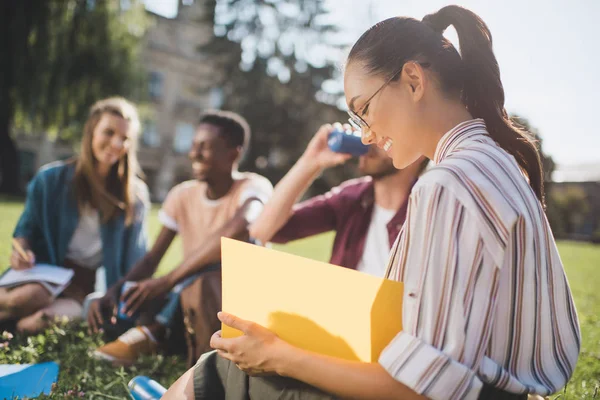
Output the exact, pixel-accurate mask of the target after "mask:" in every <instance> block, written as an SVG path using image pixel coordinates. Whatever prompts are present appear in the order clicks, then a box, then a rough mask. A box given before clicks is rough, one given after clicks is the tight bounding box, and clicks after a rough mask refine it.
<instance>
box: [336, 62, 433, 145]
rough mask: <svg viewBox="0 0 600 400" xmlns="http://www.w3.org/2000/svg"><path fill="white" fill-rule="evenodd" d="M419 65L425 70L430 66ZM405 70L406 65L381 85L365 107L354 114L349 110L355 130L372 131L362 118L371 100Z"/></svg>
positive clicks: (424, 63)
mask: <svg viewBox="0 0 600 400" xmlns="http://www.w3.org/2000/svg"><path fill="white" fill-rule="evenodd" d="M419 64H420V65H421V66H422V67H423V68H427V67H428V66H429V65H430V64H429V63H426V62H423V63H419ZM403 68H404V64H402V68H400V70H399V71H398V72H396V73H395V74H394V75H392V76H391V77H390V79H388V80H387V81H386V82H385V83H384V84H383V85H381V86H380V87H379V89H377V90H376V91H375V93H373V94H372V95H371V97H369V98H368V99H367V101H366V102H365V104H363V106H362V107H361V108H360V109H359V110H357V111H356V112H354V111H352V110H348V115H349V116H350V118H349V119H348V122H350V125H351V126H352V127H353V128H354V129H358V130H359V131H361V132H364V133H366V132H367V131H369V130H371V127H370V126H369V124H368V123H367V121H365V120H364V119H363V118H362V116H363V115H365V112H366V111H367V108H368V107H369V103H371V100H373V99H374V98H375V96H377V95H378V94H379V93H380V92H381V91H382V90H383V89H384V88H385V87H386V86H387V85H389V84H390V83H391V82H392V81H393V80H394V79H396V77H397V76H398V75H399V74H400V73H401V72H402V69H403Z"/></svg>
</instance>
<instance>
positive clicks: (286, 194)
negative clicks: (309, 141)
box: [249, 157, 321, 243]
mask: <svg viewBox="0 0 600 400" xmlns="http://www.w3.org/2000/svg"><path fill="white" fill-rule="evenodd" d="M320 173H321V169H320V167H319V166H318V165H316V163H315V162H314V160H309V159H307V158H306V157H302V158H300V159H299V160H298V162H296V164H294V166H293V167H292V169H290V171H289V172H288V173H287V174H286V175H285V176H284V177H283V179H281V181H280V182H279V183H278V184H277V186H275V190H274V192H273V196H271V198H270V199H269V201H268V202H267V204H266V205H265V208H264V210H263V211H262V213H261V215H260V217H259V218H258V219H257V220H256V221H255V222H254V223H253V224H252V225H250V228H249V231H250V237H252V238H254V239H258V240H259V241H261V242H262V243H266V242H268V241H269V240H271V238H272V237H273V235H275V233H276V232H277V231H279V229H281V227H282V226H283V225H284V224H285V223H286V222H287V220H288V218H289V216H290V211H291V209H292V207H293V206H294V204H295V203H296V201H297V200H298V198H299V197H300V196H302V194H304V192H306V190H307V189H308V187H309V186H310V185H311V184H312V182H313V180H314V179H315V178H316V177H317V176H318V175H319V174H320Z"/></svg>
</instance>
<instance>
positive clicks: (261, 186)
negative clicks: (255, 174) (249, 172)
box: [238, 178, 273, 206]
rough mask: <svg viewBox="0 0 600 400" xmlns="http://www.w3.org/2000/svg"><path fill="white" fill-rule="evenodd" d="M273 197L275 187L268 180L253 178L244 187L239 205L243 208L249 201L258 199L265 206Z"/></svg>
mask: <svg viewBox="0 0 600 400" xmlns="http://www.w3.org/2000/svg"><path fill="white" fill-rule="evenodd" d="M272 195H273V185H271V182H269V180H268V179H266V178H260V179H259V178H251V179H249V180H248V181H247V182H246V183H245V184H244V187H242V191H241V193H240V197H239V200H238V205H239V206H242V205H243V204H244V203H246V201H247V200H248V199H252V198H254V199H256V200H258V201H260V202H261V203H263V204H265V203H266V202H267V201H268V200H269V198H271V196H272Z"/></svg>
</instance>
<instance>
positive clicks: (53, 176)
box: [13, 161, 150, 287]
mask: <svg viewBox="0 0 600 400" xmlns="http://www.w3.org/2000/svg"><path fill="white" fill-rule="evenodd" d="M74 172H75V163H74V162H62V161H61V162H55V163H51V164H48V165H46V166H44V167H42V168H41V169H40V170H39V172H38V173H37V174H36V175H35V176H34V177H33V179H32V180H31V182H30V183H29V186H28V188H27V199H26V201H25V210H24V211H23V214H22V215H21V218H20V219H19V222H18V223H17V226H16V228H15V231H14V233H13V237H23V238H26V239H27V240H28V241H29V243H30V246H31V250H32V251H33V252H34V254H35V255H36V262H39V263H48V264H53V265H63V263H64V260H65V255H66V253H67V247H68V246H69V243H70V241H71V238H72V237H73V234H74V233H75V229H76V228H77V224H78V222H79V210H78V207H77V201H76V200H75V196H74V194H73V185H72V180H73V175H74ZM136 189H137V195H138V201H137V203H136V205H135V218H134V221H133V222H132V224H131V225H130V226H125V216H124V215H123V214H121V215H119V216H117V217H115V218H113V219H112V220H111V221H109V222H108V223H106V224H102V225H101V228H100V230H101V232H100V236H101V239H102V256H103V265H104V268H105V269H106V284H107V286H108V287H110V286H111V285H113V284H114V283H115V282H117V281H118V280H119V279H121V278H122V277H123V276H125V274H126V273H127V271H129V269H130V268H131V267H133V265H135V263H136V262H137V261H138V260H139V259H140V258H141V257H143V256H144V254H146V251H147V243H148V235H147V227H146V219H147V218H146V217H147V215H148V211H149V204H150V202H149V200H148V199H149V197H148V188H147V186H146V184H145V183H143V182H142V181H141V180H138V181H137V182H136Z"/></svg>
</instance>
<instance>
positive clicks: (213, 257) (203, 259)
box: [165, 198, 261, 287]
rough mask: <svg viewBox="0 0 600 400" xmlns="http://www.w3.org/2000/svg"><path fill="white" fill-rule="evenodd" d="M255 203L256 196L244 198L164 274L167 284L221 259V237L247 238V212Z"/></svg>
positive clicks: (178, 280) (256, 200)
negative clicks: (209, 234)
mask: <svg viewBox="0 0 600 400" xmlns="http://www.w3.org/2000/svg"><path fill="white" fill-rule="evenodd" d="M257 204H261V203H260V201H259V200H258V199H256V198H249V199H248V200H246V201H245V202H244V204H242V205H241V207H240V208H238V210H237V211H236V213H235V214H234V216H233V217H232V218H231V219H230V220H229V222H227V223H226V224H225V225H224V226H223V227H221V229H219V230H218V231H216V232H215V233H214V234H213V235H211V236H210V237H209V238H207V239H206V240H205V241H204V242H203V243H202V244H201V245H200V246H198V247H197V248H196V250H195V251H194V252H193V254H192V255H191V256H190V257H188V258H186V259H185V260H184V261H183V262H182V263H181V264H180V265H179V266H178V267H177V268H175V269H174V270H173V271H171V272H170V273H169V274H167V275H166V276H165V279H166V280H167V282H169V286H170V287H173V286H175V285H176V284H177V283H179V282H181V281H182V280H184V279H185V278H187V277H189V276H192V275H194V274H195V273H197V272H200V271H202V269H203V268H204V267H206V266H207V265H208V264H213V263H216V262H219V261H220V260H221V237H228V238H231V239H238V240H247V239H248V237H249V235H248V219H247V218H248V217H247V214H248V212H249V211H250V210H251V209H252V207H253V206H256V205H257Z"/></svg>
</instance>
